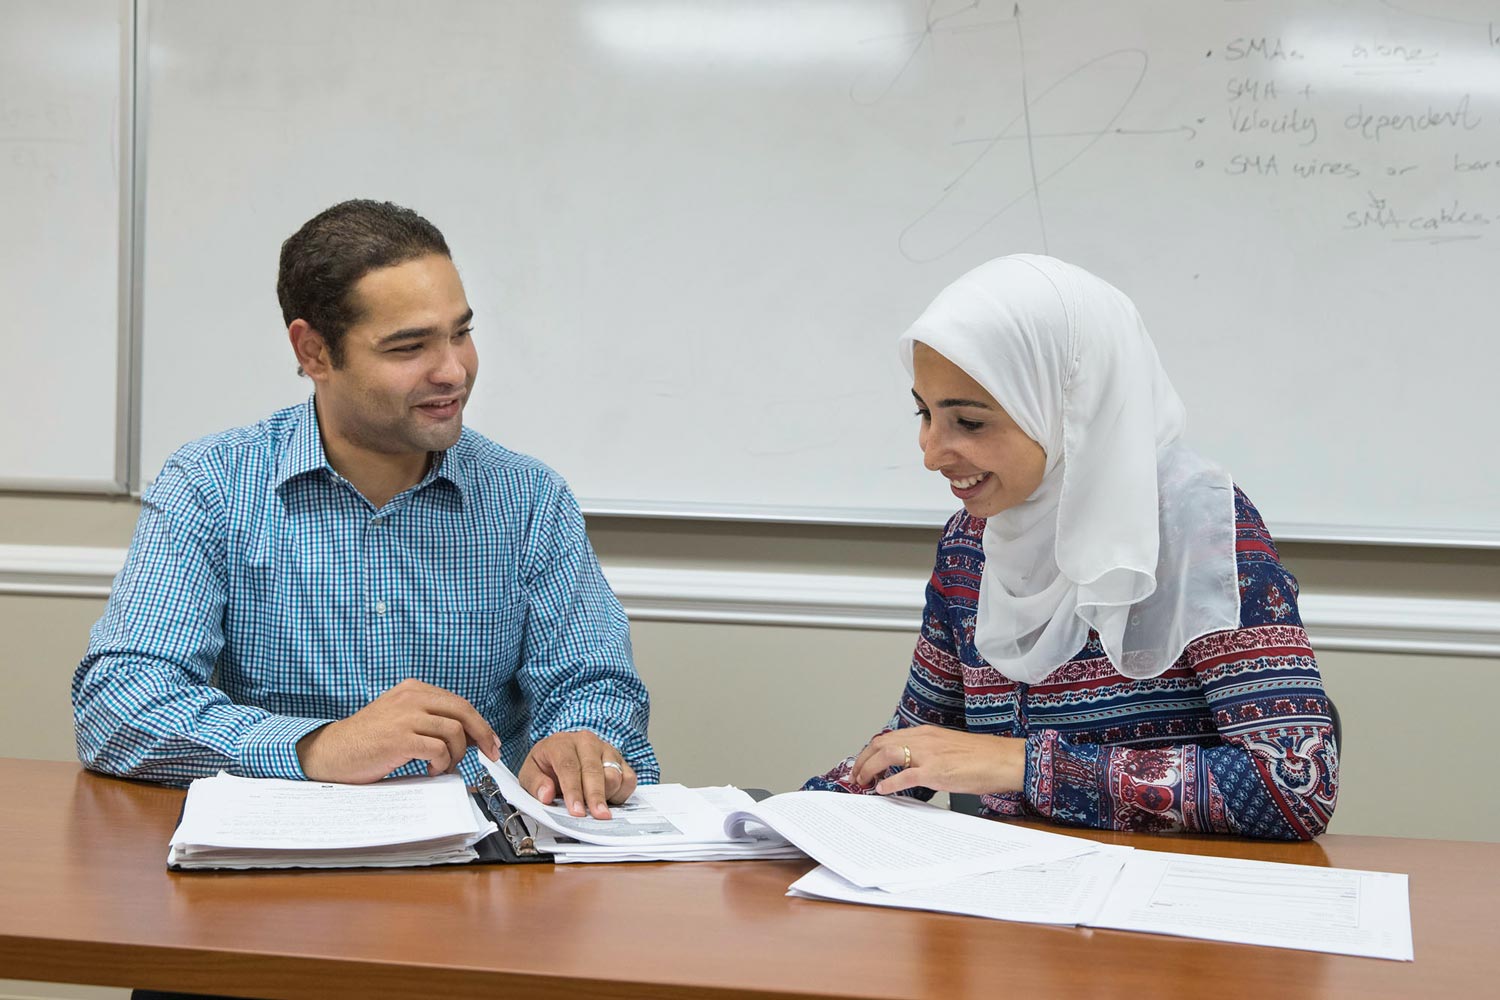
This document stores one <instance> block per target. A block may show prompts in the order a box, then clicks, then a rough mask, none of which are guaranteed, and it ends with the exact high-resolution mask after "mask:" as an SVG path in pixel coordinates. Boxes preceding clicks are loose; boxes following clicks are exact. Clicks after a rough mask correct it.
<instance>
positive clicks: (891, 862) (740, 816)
mask: <svg viewBox="0 0 1500 1000" xmlns="http://www.w3.org/2000/svg"><path fill="white" fill-rule="evenodd" d="M753 824H762V825H764V826H767V827H770V828H771V829H772V830H775V831H776V832H777V833H779V834H780V835H781V836H783V837H785V838H786V839H787V840H790V841H791V842H792V843H794V844H796V845H797V846H798V847H800V848H802V850H803V851H805V852H807V854H808V855H810V856H811V857H813V858H815V859H816V860H817V861H818V862H819V863H820V864H822V865H824V866H826V867H828V868H830V869H832V870H833V872H834V873H835V874H837V875H838V876H840V877H841V878H843V879H844V880H845V881H846V882H850V883H852V884H854V885H856V886H859V887H860V888H864V889H870V888H876V889H885V890H887V891H890V892H900V891H902V890H903V889H911V888H919V887H922V886H933V885H947V884H948V883H951V882H954V881H955V880H957V879H960V878H963V877H964V876H966V875H977V874H980V873H982V872H993V871H1000V870H1002V869H1007V868H1021V867H1024V866H1026V865H1034V864H1039V863H1042V862H1046V861H1057V860H1061V859H1062V858H1070V857H1074V856H1075V855H1079V854H1085V853H1088V852H1091V851H1094V850H1097V849H1098V847H1097V845H1096V844H1095V843H1094V842H1093V841H1090V840H1084V839H1082V838H1079V837H1066V836H1063V835H1062V834H1058V833H1048V832H1046V831H1043V830H1030V829H1026V828H1024V827H1019V826H1012V825H1010V824H1008V823H996V822H994V821H993V820H987V819H980V818H979V817H978V816H964V815H960V814H959V813H955V812H949V811H948V810H947V809H942V808H940V807H938V806H933V805H928V804H927V803H925V802H919V801H917V800H915V799H908V798H887V797H883V796H876V795H846V794H844V793H842V792H786V793H784V794H781V795H773V796H771V797H770V798H769V799H766V800H765V801H764V802H757V803H755V804H754V805H753V806H751V807H749V808H746V809H741V810H740V811H738V812H736V813H735V814H734V815H732V816H731V817H730V824H729V827H728V828H729V829H734V830H737V831H742V830H744V829H745V828H746V827H747V826H750V825H753Z"/></svg>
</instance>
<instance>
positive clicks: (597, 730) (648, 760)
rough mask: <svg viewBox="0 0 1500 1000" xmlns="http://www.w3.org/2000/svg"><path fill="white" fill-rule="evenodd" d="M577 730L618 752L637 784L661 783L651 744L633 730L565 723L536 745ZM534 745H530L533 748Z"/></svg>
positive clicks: (659, 769)
mask: <svg viewBox="0 0 1500 1000" xmlns="http://www.w3.org/2000/svg"><path fill="white" fill-rule="evenodd" d="M579 730H587V731H588V732H591V733H593V734H594V735H595V736H597V737H599V738H600V739H601V740H603V741H604V742H606V743H608V744H609V745H610V746H612V747H614V748H615V749H616V750H618V751H620V756H622V757H624V758H625V762H626V763H627V764H629V765H630V766H631V768H632V769H634V771H635V780H636V781H637V783H639V784H642V785H655V784H657V783H658V782H660V781H661V764H659V763H657V760H656V751H655V750H653V749H652V748H651V743H650V741H649V740H647V739H646V737H645V736H643V735H641V734H640V733H638V732H635V731H633V730H626V729H623V728H619V729H616V728H611V727H609V726H598V725H593V724H591V723H587V722H566V723H563V724H562V725H559V726H558V727H557V728H556V729H554V730H553V731H552V732H550V733H547V734H546V736H539V737H537V740H536V743H540V742H541V741H542V740H544V739H546V737H547V736H552V735H554V734H556V733H573V732H578V731H579ZM536 743H533V744H532V745H533V746H535V745H536ZM528 752H529V751H528Z"/></svg>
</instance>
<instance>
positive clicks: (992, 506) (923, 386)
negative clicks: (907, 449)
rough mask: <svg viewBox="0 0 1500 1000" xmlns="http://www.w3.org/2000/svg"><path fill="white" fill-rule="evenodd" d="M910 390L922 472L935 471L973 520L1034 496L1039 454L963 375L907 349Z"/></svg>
mask: <svg viewBox="0 0 1500 1000" xmlns="http://www.w3.org/2000/svg"><path fill="white" fill-rule="evenodd" d="M912 370H913V377H912V389H911V394H912V395H913V396H915V397H916V400H917V414H918V415H919V416H920V417H921V418H922V429H921V432H920V433H919V434H918V435H917V443H918V445H920V446H921V448H922V461H923V464H924V465H926V466H927V468H929V469H931V470H932V471H934V472H941V473H942V474H943V475H944V476H945V477H946V478H947V480H948V486H949V488H950V489H952V490H953V495H954V496H956V497H958V498H959V499H960V500H962V501H963V504H964V509H966V510H967V511H968V512H969V513H970V514H972V515H974V516H975V517H993V516H995V515H996V514H998V513H1000V512H1001V511H1003V510H1009V509H1010V508H1012V507H1015V506H1017V505H1019V504H1021V503H1022V502H1024V501H1025V500H1026V499H1027V498H1028V497H1030V496H1031V495H1032V494H1033V493H1035V492H1036V489H1037V487H1038V486H1040V485H1041V484H1042V474H1043V473H1044V472H1045V471H1046V469H1047V453H1046V452H1044V451H1043V450H1042V446H1041V445H1039V444H1037V443H1036V442H1035V441H1033V440H1032V439H1031V438H1029V437H1027V435H1026V433H1025V432H1024V431H1023V430H1021V428H1020V427H1018V426H1017V425H1016V422H1015V421H1014V420H1012V419H1011V418H1010V414H1008V413H1006V412H1005V410H1004V409H1003V408H1002V407H1001V406H1000V404H999V403H997V402H995V398H994V397H993V396H991V395H990V394H989V393H988V392H986V391H985V390H984V387H983V386H981V385H980V384H979V383H978V382H976V381H974V380H973V379H972V378H970V377H969V376H968V375H967V374H965V373H964V371H963V369H961V368H959V367H958V366H957V365H955V364H954V363H953V362H951V361H949V360H948V359H947V358H945V357H943V356H942V355H941V354H939V353H938V352H937V351H934V350H933V349H932V348H930V347H928V346H927V345H926V344H923V343H920V342H918V343H916V344H914V345H912Z"/></svg>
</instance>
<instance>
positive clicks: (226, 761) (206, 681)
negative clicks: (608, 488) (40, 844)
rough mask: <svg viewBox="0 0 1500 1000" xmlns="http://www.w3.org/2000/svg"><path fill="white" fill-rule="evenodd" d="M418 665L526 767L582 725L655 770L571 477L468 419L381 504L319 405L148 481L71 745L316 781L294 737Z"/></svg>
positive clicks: (94, 638)
mask: <svg viewBox="0 0 1500 1000" xmlns="http://www.w3.org/2000/svg"><path fill="white" fill-rule="evenodd" d="M408 677H415V678H418V679H419V680H423V681H426V682H427V683H429V684H434V685H437V686H438V687H442V688H446V689H447V690H449V691H453V692H455V693H457V694H460V695H462V696H463V697H464V698H467V699H468V700H469V702H470V703H472V704H473V705H474V707H475V708H476V709H478V710H479V712H480V714H481V715H483V716H484V717H485V718H486V719H487V720H489V722H490V724H491V725H492V726H494V727H495V732H497V733H499V734H500V739H501V741H502V744H503V748H502V754H503V756H504V759H505V761H506V763H507V764H509V765H510V767H511V768H512V769H513V770H514V769H517V768H519V767H520V765H521V762H522V760H523V759H524V758H525V755H526V753H527V752H528V751H529V749H530V747H531V745H532V744H533V743H534V742H536V741H537V740H540V739H542V738H543V737H545V736H548V735H550V734H552V733H555V732H560V731H563V730H574V729H587V730H591V731H592V732H594V733H596V734H598V735H599V736H600V737H601V738H603V739H605V740H607V741H608V742H610V743H612V744H614V745H615V746H616V747H617V748H619V750H620V751H621V752H622V753H623V754H624V756H625V759H626V760H628V761H629V762H630V764H631V766H632V767H634V768H635V769H636V771H637V773H638V774H639V776H640V779H641V780H642V781H643V782H651V781H656V780H657V779H658V776H659V768H658V766H657V762H656V755H655V753H654V752H653V751H652V749H651V744H650V743H649V742H647V739H646V723H647V718H648V715H649V707H648V700H647V696H646V689H645V686H644V685H643V684H642V683H641V681H640V678H639V677H637V676H636V673H635V667H634V665H633V663H632V661H631V652H630V630H629V624H628V623H627V621H626V619H625V612H624V611H623V610H622V609H621V607H620V604H619V602H618V601H617V600H616V599H615V596H614V594H613V593H612V592H611V591H610V589H609V585H608V584H607V583H606V582H605V580H604V576H603V574H602V573H601V572H600V569H599V564H598V561H597V559H596V558H595V556H594V551H593V548H592V547H591V546H590V545H589V541H588V537H587V535H586V534H585V533H584V526H583V517H582V515H581V514H580V513H579V510H578V505H577V503H576V501H575V500H574V499H573V495H572V494H571V493H570V492H569V490H568V487H567V485H566V484H565V483H564V482H563V481H562V479H561V477H559V476H558V475H557V474H556V473H555V472H553V471H552V470H551V469H548V468H547V467H546V466H544V465H542V464H541V463H540V462H537V461H535V460H534V459H531V458H527V457H525V456H523V455H518V454H516V453H514V452H511V451H507V450H506V449H505V448H502V447H500V446H499V445H497V444H495V443H494V442H492V441H489V440H487V439H486V438H484V437H483V436H481V435H479V434H476V433H474V432H473V431H470V430H467V429H466V430H464V432H463V436H462V437H461V438H460V439H459V441H458V443H457V444H455V445H454V446H453V447H452V448H450V449H448V450H447V451H446V452H444V453H443V454H442V455H441V456H439V458H438V459H437V460H436V461H434V462H433V463H432V468H431V469H430V470H429V471H428V473H427V475H426V476H425V477H424V478H423V479H422V481H421V482H420V483H418V484H417V485H416V486H413V487H412V488H410V489H408V490H406V491H405V492H403V493H401V494H398V495H397V496H395V497H393V498H392V499H391V501H390V502H389V503H387V504H386V505H385V506H384V507H382V508H380V509H379V510H376V509H375V508H374V507H373V506H371V505H370V503H369V501H367V500H365V499H364V497H363V496H361V495H360V494H359V492H358V491H357V490H355V489H354V487H353V486H351V485H350V484H349V482H348V481H347V480H345V479H344V478H343V477H342V476H340V475H339V474H338V473H337V472H335V471H334V470H333V469H332V468H331V467H330V466H329V464H328V460H327V458H326V456H325V455H324V453H323V444H322V440H321V437H320V435H319V433H318V423H317V416H316V413H315V411H314V409H313V404H312V402H311V401H310V400H309V401H308V402H307V403H304V404H303V405H301V406H295V407H291V408H289V409H285V410H281V411H279V412H277V413H275V414H273V415H272V416H271V417H270V418H269V419H268V420H265V421H262V422H261V423H259V424H256V425H254V426H251V427H244V428H240V429H237V430H232V431H227V432H225V433H223V434H218V435H215V436H213V437H208V438H204V439H203V440H201V441H198V442H195V443H193V444H190V445H187V446H186V447H184V448H182V449H181V450H179V451H178V452H177V453H176V454H175V455H173V456H172V457H171V458H170V459H168V461H167V464H166V467H165V468H164V469H163V470H162V473H161V475H160V477H158V478H157V480H156V481H155V482H154V483H153V484H152V485H151V488H150V489H148V490H147V491H146V494H145V496H144V497H143V498H142V504H141V517H140V521H139V523H138V524H137V525H136V531H135V538H134V539H133V540H132V542H131V544H130V553H129V555H128V556H127V558H126V560H125V566H124V568H123V569H122V570H121V571H120V575H119V576H118V577H117V578H116V579H115V585H114V589H113V591H112V592H111V594H110V598H109V606H108V608H107V609H106V610H105V612H104V617H103V618H101V619H100V620H99V622H98V624H97V625H95V626H94V628H93V631H92V632H91V633H90V637H89V647H88V652H87V654H86V655H85V656H84V658H83V662H82V663H80V664H79V666H78V670H77V673H76V674H75V675H74V678H73V713H74V722H75V724H76V727H77V735H78V756H79V759H80V760H82V761H83V763H84V764H85V765H87V766H88V767H90V768H93V769H95V770H98V771H104V772H106V773H109V774H118V775H128V776H130V777H135V778H146V779H150V780H153V781H162V782H167V783H170V784H185V783H186V782H188V781H190V780H192V779H193V778H197V777H202V776H204V775H209V774H213V773H215V772H216V771H219V770H228V771H230V772H231V773H233V774H239V775H246V776H252V777H262V776H263V777H282V778H301V777H304V775H303V773H302V768H301V766H300V765H299V763H298V760H297V749H296V746H297V741H298V740H299V739H301V738H302V737H303V736H304V735H306V734H307V733H309V732H311V731H312V730H314V729H316V728H317V727H318V726H321V725H323V724H325V723H327V722H329V721H332V720H336V719H342V718H345V717H347V716H349V715H352V714H353V713H354V712H356V711H358V710H359V709H361V708H363V707H364V706H365V705H367V704H369V703H370V702H371V701H372V700H373V699H374V698H375V697H376V696H377V695H379V694H380V693H381V692H383V691H385V690H386V689H388V688H390V687H392V686H394V685H395V684H397V683H399V682H401V681H402V680H404V679H406V678H408ZM476 753H477V751H475V750H474V749H472V748H471V749H470V751H469V753H468V755H467V756H466V757H465V758H464V760H463V762H462V763H461V765H460V771H461V773H463V774H464V775H465V777H467V778H468V779H469V780H470V781H471V782H472V781H474V780H476V779H477V778H478V776H479V774H480V771H481V768H480V766H479V763H478V759H477V757H476ZM424 770H425V765H423V764H421V763H420V762H411V763H409V764H407V765H405V766H404V767H402V768H400V769H399V770H398V771H397V772H395V773H397V774H415V773H423V772H424Z"/></svg>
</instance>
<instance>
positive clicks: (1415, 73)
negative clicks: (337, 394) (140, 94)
mask: <svg viewBox="0 0 1500 1000" xmlns="http://www.w3.org/2000/svg"><path fill="white" fill-rule="evenodd" d="M1016 10H1017V8H1016V7H1015V5H1014V4H1013V2H1012V0H1005V2H988V0H981V2H977V3H956V2H942V0H937V2H926V0H918V2H912V0H902V2H896V0H884V2H882V0H858V2H856V0H846V2H837V0H828V2H813V0H799V2H765V0H741V2H726V3H716V4H708V3H699V2H696V0H675V2H669V0H641V2H635V3H627V2H570V3H545V4H543V3H531V2H503V3H490V2H481V0H443V2H432V3H423V4H409V3H402V2H368V0H358V2H355V0H325V2H319V3H305V2H292V0H273V2H262V3H255V4H247V3H244V2H242V0H212V2H205V0H156V2H153V3H152V4H151V5H150V25H149V50H150V83H149V88H148V95H149V104H148V109H147V117H148V119H149V130H150V142H149V147H148V166H147V171H146V203H147V206H148V207H147V214H148V225H147V230H146V239H145V246H146V252H145V260H144V262H143V263H144V269H145V289H144V295H145V307H144V308H145V328H146V334H145V337H146V342H145V354H144V366H145V367H144V376H143V387H142V388H143V392H142V411H143V412H142V421H143V439H144V440H143V453H144V464H143V472H144V474H145V476H146V477H147V478H148V479H149V478H150V477H151V476H152V475H154V473H155V471H156V470H157V468H158V467H159V466H160V463H161V462H162V460H163V459H164V458H165V457H166V455H167V454H169V453H170V451H171V450H172V449H173V448H174V447H176V446H177V445H178V444H180V443H182V442H183V441H186V440H188V439H191V438H193V437H195V436H198V435H201V434H206V433H210V432H213V431H216V430H218V429H221V428H223V427H226V426H230V425H234V424H239V423H246V422H250V421H253V420H256V419H258V418H260V417H261V416H263V415H264V414H265V413H266V412H268V411H269V410H271V409H272V408H274V407H277V406H281V405H286V404H288V403H291V402H295V401H297V400H300V399H302V398H304V397H305V395H306V394H307V393H308V392H309V390H310V387H309V384H308V383H306V382H305V381H302V380H299V379H298V378H297V377H296V376H295V374H294V365H293V361H292V357H291V355H290V352H289V349H288V348H287V346H286V338H285V333H284V324H283V322H282V320H281V317H280V315H279V311H278V308H277V305H276V301H275V296H274V281H275V268H276V257H277V253H278V249H279V246H280V242H281V241H282V240H283V239H284V238H285V237H286V236H288V235H289V234H290V233H291V232H293V231H294V230H295V229H296V228H297V226H298V225H300V224H301V223H302V222H303V221H304V220H305V219H307V218H309V217H311V216H312V215H313V214H314V213H316V212H317V211H319V210H321V209H322V208H324V207H326V206H327V205H329V204H332V203H333V202H335V201H339V200H342V199H344V198H347V197H379V198H388V199H391V200H394V201H397V202H399V203H402V204H406V205H409V206H411V207H414V208H416V209H417V210H419V211H420V212H422V213H423V214H424V215H426V216H427V217H429V218H430V219H432V220H433V221H434V222H436V223H437V224H438V225H439V227H441V228H442V229H443V230H444V232H445V234H446V235H447V237H448V239H449V243H450V245H451V246H452V248H453V252H454V257H455V261H456V263H457V264H458V267H459V270H460V273H461V274H462V275H463V278H464V280H465V283H466V287H467V289H468V292H469V296H470V300H471V303H472V304H473V305H474V307H475V309H476V312H477V321H476V323H477V333H476V336H477V337H478V341H477V342H478V345H479V350H480V357H481V372H480V377H479V381H478V385H477V387H476V390H475V397H474V398H473V400H472V402H471V404H470V407H469V410H468V422H469V424H470V425H471V426H474V427H476V428H477V429H479V430H481V431H483V432H485V433H487V434H489V435H490V436H492V437H494V438H496V439H497V440H499V441H501V442H502V443H504V444H506V445H508V446H510V447H512V448H515V449H518V450H521V451H525V452H529V453H532V454H535V455H537V456H538V457H541V458H542V459H543V460H545V461H546V462H548V463H549V464H551V465H553V466H554V467H555V468H557V469H558V470H559V471H561V472H562V473H563V474H564V475H565V476H566V477H567V478H568V479H569V481H570V482H571V483H572V484H573V486H574V488H575V490H576V492H577V493H578V494H579V495H580V497H581V498H582V499H583V500H584V502H585V506H586V507H587V508H588V509H591V510H595V511H614V512H637V513H673V514H689V515H698V516H734V517H769V518H776V517H786V518H793V519H807V520H818V519H828V520H847V521H886V522H890V523H925V524H931V523H937V522H939V521H941V520H942V519H943V518H944V517H945V516H946V515H947V514H948V513H950V512H951V511H952V510H953V509H956V507H957V503H956V501H955V500H954V499H953V498H952V497H951V495H949V493H948V491H947V489H946V487H945V484H944V483H943V482H942V481H941V479H940V478H939V477H937V476H934V475H932V474H930V473H926V472H925V471H924V470H923V469H922V467H921V462H920V457H919V455H918V452H917V449H916V425H915V420H914V418H913V416H912V414H911V405H910V398H909V394H908V388H909V385H908V382H907V380H906V378H905V376H904V374H903V372H902V370H901V368H900V366H899V364H898V363H897V361H896V356H895V351H894V342H895V339H896V336H897V334H898V333H899V332H900V331H901V330H902V329H903V328H904V327H905V326H906V325H907V324H908V323H909V322H910V321H911V320H912V319H913V318H914V317H915V316H916V315H917V314H918V313H919V312H920V311H921V310H922V308H923V307H924V306H925V305H926V304H927V302H928V301H929V300H930V299H931V298H932V297H933V295H935V294H936V292H937V291H938V290H939V289H940V288H942V287H943V286H944V285H945V284H946V283H947V282H949V281H950V280H952V279H953V278H954V277H956V276H957V275H959V274H960V273H962V272H963V271H965V270H967V269H968V268H970V267H972V266H974V265H976V264H978V263H980V262H981V261H983V260H986V259H988V258H990V257H993V256H997V255H1000V254H1004V253H1011V252H1017V251H1046V252H1051V253H1053V254H1055V255H1057V256H1060V257H1063V258H1065V259H1068V260H1071V261H1074V262H1076V263H1078V264H1081V265H1083V266H1084V267H1086V268H1089V269H1090V270H1093V271H1095V272H1096V273H1098V274H1100V275H1102V276H1104V277H1105V278H1107V279H1108V280H1110V281H1112V282H1113V283H1115V284H1116V285H1118V286H1119V287H1121V288H1122V289H1124V290H1125V291H1126V292H1127V293H1128V294H1130V295H1131V296H1132V297H1133V298H1134V299H1135V300H1136V302H1137V304H1138V305H1139V306H1140V309H1141V312H1142V313H1143V315H1144V316H1145V317H1146V320H1147V324H1148V326H1149V327H1150V329H1151V330H1152V333H1153V336H1154V337H1155V339H1156V341H1157V344H1158V346H1159V349H1160V353H1161V355H1162V358H1163V361H1164V363H1165V365H1166V367H1167V369H1168V371H1169V372H1170V373H1171V374H1172V376H1173V379H1174V381H1175V383H1176V385H1177V388H1178V390H1179V391H1180V392H1181V394H1182V395H1183V397H1184V399H1185V400H1186V402H1187V405H1188V414H1189V429H1188V440H1189V442H1190V443H1191V444H1193V445H1194V446H1195V447H1197V448H1198V449H1199V450H1200V451H1202V452H1204V453H1205V454H1208V455H1211V456H1213V457H1215V458H1216V459H1218V460H1219V461H1221V462H1222V463H1224V464H1225V465H1226V466H1227V467H1228V468H1229V469H1230V470H1231V472H1232V473H1233V475H1234V476H1235V478H1236V479H1237V480H1238V481H1239V482H1240V483H1241V484H1242V485H1243V486H1244V488H1245V489H1246V491H1247V492H1248V493H1249V494H1250V495H1251V496H1252V497H1253V498H1254V499H1255V500H1256V501H1257V503H1258V504H1259V505H1260V507H1261V508H1262V510H1263V511H1264V512H1265V514H1266V516H1267V519H1268V520H1269V521H1270V523H1271V526H1272V528H1273V530H1276V531H1278V532H1280V533H1281V534H1282V535H1283V536H1287V537H1320V538H1366V539H1381V538H1384V539H1390V540H1408V541H1418V542H1422V541H1426V542H1435V541H1446V542H1455V541H1457V542H1469V543H1473V544H1497V543H1500V476H1497V474H1496V471H1495V463H1494V461H1493V453H1494V450H1495V449H1494V445H1495V438H1496V431H1495V429H1496V427H1497V426H1500V421H1497V417H1500V406H1497V404H1496V402H1495V399H1496V398H1497V393H1496V392H1495V391H1494V385H1493V383H1494V381H1495V372H1496V370H1497V368H1500V338H1497V337H1496V336H1495V335H1494V332H1493V330H1494V324H1493V322H1492V321H1491V316H1492V315H1493V312H1494V307H1493V301H1492V288H1493V284H1494V276H1495V275H1497V274H1500V267H1497V265H1500V227H1497V226H1496V225H1495V224H1494V223H1495V220H1496V219H1500V185H1497V178H1500V47H1497V40H1496V39H1495V38H1494V37H1493V36H1494V34H1495V31H1494V29H1493V28H1492V27H1491V25H1490V20H1491V18H1500V5H1497V4H1494V3H1479V2H1465V0H1423V2H1422V3H1421V4H1420V5H1419V4H1418V3H1417V0H1385V2H1378V0H1342V2H1340V0H1329V2H1321V3H1315V2H1278V0H1240V2H1219V3H1208V2H1203V0H1158V2H1139V0H1136V2H1118V0H1116V2H1054V3H1046V4H1042V3H1030V4H1026V5H1024V7H1022V8H1020V11H1021V13H1020V14H1019V16H1015V15H1014V12H1015V11H1016Z"/></svg>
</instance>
